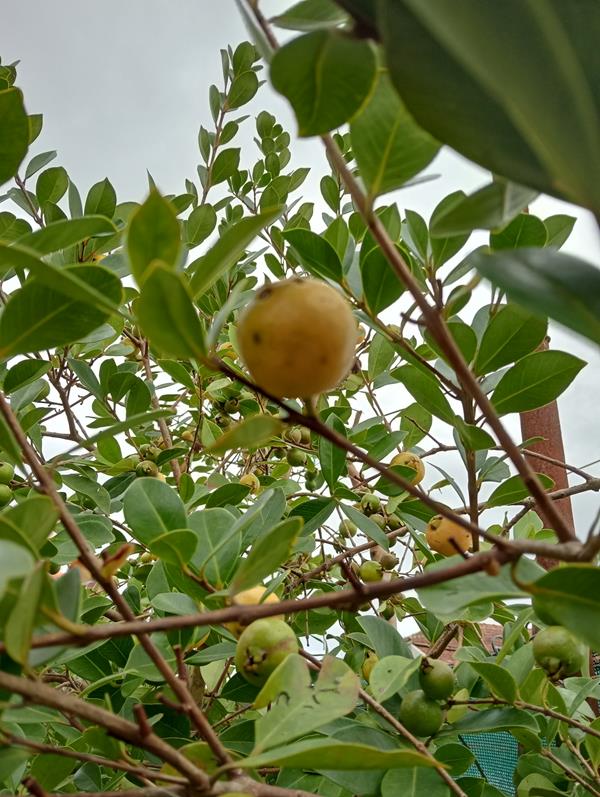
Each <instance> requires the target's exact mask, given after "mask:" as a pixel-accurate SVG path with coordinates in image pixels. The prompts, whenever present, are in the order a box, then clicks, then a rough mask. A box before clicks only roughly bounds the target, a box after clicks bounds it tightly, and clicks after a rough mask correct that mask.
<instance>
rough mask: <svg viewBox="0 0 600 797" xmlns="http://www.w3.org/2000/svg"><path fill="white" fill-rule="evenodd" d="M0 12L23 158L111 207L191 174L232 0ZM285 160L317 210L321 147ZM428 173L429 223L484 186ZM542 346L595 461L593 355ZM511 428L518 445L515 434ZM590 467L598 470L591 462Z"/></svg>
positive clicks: (73, 4) (585, 502)
mask: <svg viewBox="0 0 600 797" xmlns="http://www.w3.org/2000/svg"><path fill="white" fill-rule="evenodd" d="M286 5H288V4H287V3H283V2H281V0H279V1H275V2H266V3H264V4H263V7H264V9H265V10H266V11H267V12H272V13H273V12H275V10H280V9H282V8H285V7H286ZM2 16H3V19H2V28H1V29H0V56H1V57H2V60H3V62H4V63H8V62H11V61H14V60H17V59H20V60H21V64H20V66H19V81H18V83H19V85H20V86H21V88H22V89H23V90H24V92H25V98H26V103H27V106H28V109H29V111H30V112H42V113H43V114H44V130H43V133H42V135H41V137H40V139H38V141H37V142H36V143H35V145H34V150H33V153H35V152H41V151H46V150H50V149H57V150H58V151H59V159H58V160H57V161H56V164H58V163H60V164H62V165H64V166H65V168H66V169H67V171H68V172H69V174H70V176H71V177H72V179H73V180H74V181H75V182H76V183H77V185H78V186H79V188H80V191H81V193H82V194H84V193H85V191H86V190H87V189H88V188H89V186H90V185H91V184H93V183H94V182H96V181H97V180H100V179H102V178H104V177H106V176H108V177H109V178H110V180H111V181H112V183H113V185H114V186H115V188H116V189H117V193H118V197H119V200H120V201H124V200H137V201H141V200H142V199H143V197H144V195H145V193H146V191H147V180H146V170H149V171H150V173H151V174H152V175H153V177H154V179H155V180H156V182H157V183H158V185H159V187H160V188H161V190H162V191H164V192H165V193H171V192H173V193H180V192H183V191H184V179H185V178H186V177H187V178H189V179H194V178H195V176H196V165H197V164H198V162H199V154H198V149H197V134H198V128H199V125H200V124H204V125H205V126H207V127H209V128H210V126H211V117H210V113H209V110H208V101H207V93H208V87H209V85H210V84H211V83H213V82H216V83H219V82H220V79H221V68H220V58H219V48H220V47H224V46H226V45H227V44H232V45H235V44H236V43H238V42H239V41H241V40H243V39H245V38H247V34H246V32H245V29H244V25H243V22H242V20H241V18H240V16H239V13H238V11H237V9H236V6H235V3H234V0H216V2H215V1H211V0H169V1H167V0H102V2H89V0H88V2H81V0H51V2H48V3H44V2H41V0H18V2H16V3H11V4H6V5H5V7H4V8H3V15H2ZM247 107H248V108H250V109H251V110H253V111H258V110H260V109H262V108H267V109H268V110H269V111H271V112H272V113H274V114H275V115H276V116H277V117H278V118H279V119H280V121H281V122H282V123H283V124H284V126H286V127H287V128H288V129H289V130H290V131H291V132H292V131H293V129H294V126H293V120H292V116H291V114H290V112H289V110H288V107H287V105H286V103H285V102H284V101H283V100H282V99H281V98H280V97H279V96H277V95H275V94H274V93H273V92H272V91H271V89H270V88H269V87H268V86H265V87H263V89H261V91H260V92H259V94H258V96H257V98H256V99H255V100H254V101H253V103H252V104H251V105H250V106H247ZM253 130H254V128H253V124H252V122H251V120H248V122H247V123H246V125H245V128H244V136H243V138H242V144H243V146H245V152H246V157H247V162H249V163H253V162H254V159H255V153H254V151H253V144H252V134H253ZM292 152H293V161H292V162H293V163H294V165H297V166H299V165H303V166H311V167H312V168H313V173H312V175H311V177H310V178H309V180H308V181H307V183H306V190H305V192H304V193H305V194H306V198H307V199H309V200H312V201H315V202H316V203H317V206H318V207H320V206H321V203H320V197H319V193H318V182H319V179H320V177H321V176H322V174H323V170H324V168H325V167H324V163H325V161H324V157H323V153H322V151H321V148H320V145H319V143H318V142H315V141H303V142H299V143H298V144H297V146H292ZM429 171H430V172H432V173H440V174H441V175H442V176H441V178H440V179H438V180H436V181H434V182H432V183H428V184H427V185H424V186H421V187H417V188H414V189H410V190H407V191H404V192H401V193H399V194H398V196H397V201H398V202H399V205H400V208H401V209H402V210H403V209H404V208H407V207H408V208H411V209H413V210H417V211H419V212H420V213H422V214H424V215H425V216H426V217H427V216H428V215H429V214H430V212H431V210H432V208H433V207H434V206H435V205H436V204H437V202H438V201H439V200H440V199H441V198H442V197H443V196H445V195H446V194H447V193H449V192H450V191H453V190H457V189H463V190H466V191H472V190H473V189H475V188H477V187H479V186H481V185H483V184H485V183H486V182H487V181H488V176H487V175H486V174H485V173H484V172H482V171H481V170H479V169H477V168H475V167H473V166H471V165H470V164H468V163H467V162H465V161H464V160H463V159H462V158H459V157H457V156H455V155H453V154H451V153H447V152H445V153H443V154H442V155H441V156H440V157H438V159H437V160H436V162H435V163H434V164H433V166H432V167H430V169H429ZM197 182H198V181H197V178H196V183H197ZM532 212H534V213H536V214H537V215H539V216H541V217H542V218H543V217H545V216H548V215H551V214H553V213H559V212H562V213H570V214H572V215H576V216H577V217H578V221H577V224H576V227H575V231H574V234H573V236H572V238H571V240H570V242H569V243H568V245H567V246H566V247H565V249H566V251H569V252H572V253H573V254H578V255H580V256H582V257H584V258H586V259H588V260H590V261H592V262H595V263H599V262H600V245H599V240H598V234H597V231H596V227H595V225H594V223H593V220H592V219H591V217H590V216H589V214H587V213H584V212H582V211H580V210H578V209H576V208H573V207H570V206H567V205H565V204H563V203H559V202H557V201H555V200H551V199H546V198H543V199H540V200H537V201H536V203H535V204H534V205H533V206H532ZM315 218H317V215H316V216H315ZM552 346H553V347H554V348H561V349H564V350H566V351H570V352H571V353H573V354H576V355H577V356H579V357H582V358H583V359H585V360H586V361H588V363H589V365H588V367H587V368H586V369H584V371H583V372H582V373H581V374H580V375H579V377H578V378H577V379H576V381H575V383H574V384H573V385H572V386H571V387H570V388H569V390H568V391H567V393H566V394H565V395H564V397H563V398H561V400H560V407H561V412H562V420H563V430H564V436H565V446H566V456H567V460H568V461H569V462H572V463H573V464H576V465H579V466H583V465H585V464H587V463H589V462H592V461H594V460H596V459H598V458H600V425H599V423H598V414H599V413H598V403H599V402H598V392H599V390H600V377H599V375H600V354H599V353H598V350H597V349H595V348H594V347H593V346H591V345H587V344H586V343H585V341H583V340H582V339H580V338H576V337H575V336H573V335H571V334H570V333H566V332H564V331H561V330H553V332H552ZM511 428H512V430H513V432H514V434H515V436H516V437H518V427H517V426H512V427H511ZM591 470H592V471H593V472H594V473H596V474H600V467H599V466H595V467H594V468H591ZM597 506H598V497H597V495H595V494H586V495H585V496H581V497H579V498H577V500H576V501H575V511H576V521H577V525H578V532H579V534H580V535H581V534H585V533H586V532H587V527H588V525H589V523H590V521H591V518H592V516H593V514H594V513H595V511H596V507H597Z"/></svg>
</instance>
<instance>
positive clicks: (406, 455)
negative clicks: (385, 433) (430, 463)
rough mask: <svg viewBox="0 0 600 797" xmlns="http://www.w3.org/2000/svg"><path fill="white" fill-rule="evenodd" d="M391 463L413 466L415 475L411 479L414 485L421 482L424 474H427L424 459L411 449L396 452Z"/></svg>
mask: <svg viewBox="0 0 600 797" xmlns="http://www.w3.org/2000/svg"><path fill="white" fill-rule="evenodd" d="M390 465H402V467H403V468H412V469H413V470H414V471H415V475H414V476H413V477H412V478H411V479H409V481H410V482H411V483H412V484H414V485H417V484H420V483H421V482H422V481H423V476H425V465H424V464H423V460H422V459H421V457H418V456H417V455H416V454H413V453H411V452H410V451H403V452H402V453H401V454H396V456H395V457H394V459H393V460H392V461H391V462H390Z"/></svg>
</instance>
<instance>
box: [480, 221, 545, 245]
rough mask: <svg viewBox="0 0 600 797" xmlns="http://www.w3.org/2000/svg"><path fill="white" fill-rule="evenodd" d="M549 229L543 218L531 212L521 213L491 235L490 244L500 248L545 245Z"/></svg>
mask: <svg viewBox="0 0 600 797" xmlns="http://www.w3.org/2000/svg"><path fill="white" fill-rule="evenodd" d="M547 240H548V231H547V230H546V227H545V225H544V222H543V221H542V220H541V219H538V218H537V216H533V215H532V214H531V213H519V215H518V216H517V217H516V218H515V219H513V220H512V221H511V222H510V224H507V225H506V227H504V229H502V230H500V231H499V232H495V233H492V234H491V235H490V246H491V247H492V249H494V250H495V251H498V250H499V249H523V248H524V247H528V246H545V245H546V241H547Z"/></svg>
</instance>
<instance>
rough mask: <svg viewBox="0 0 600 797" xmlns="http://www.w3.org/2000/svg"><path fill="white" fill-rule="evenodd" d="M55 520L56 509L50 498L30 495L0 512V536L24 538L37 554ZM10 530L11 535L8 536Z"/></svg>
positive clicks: (56, 518) (15, 538) (56, 517)
mask: <svg viewBox="0 0 600 797" xmlns="http://www.w3.org/2000/svg"><path fill="white" fill-rule="evenodd" d="M57 520H58V510H57V509H56V507H55V506H54V504H53V503H52V500H51V499H50V498H47V497H46V496H45V495H30V496H29V497H28V498H25V499H23V500H22V501H20V502H19V503H18V504H17V505H16V506H11V507H8V509H5V510H4V511H3V512H2V513H1V514H0V537H2V538H3V539H13V540H17V539H20V540H21V541H22V540H25V541H26V542H25V544H26V545H27V546H28V547H30V548H32V550H33V552H35V553H36V555H37V551H38V550H39V549H40V548H41V547H42V545H44V543H45V542H46V540H47V538H48V535H49V534H50V532H51V531H52V529H53V528H54V526H55V525H56V521H57ZM10 532H12V535H11V537H9V536H8V534H9V533H10ZM21 544H23V542H21Z"/></svg>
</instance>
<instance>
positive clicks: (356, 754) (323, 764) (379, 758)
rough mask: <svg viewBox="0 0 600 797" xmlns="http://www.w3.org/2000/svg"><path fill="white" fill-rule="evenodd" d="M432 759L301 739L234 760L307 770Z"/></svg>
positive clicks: (420, 763) (412, 763)
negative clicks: (305, 768)
mask: <svg viewBox="0 0 600 797" xmlns="http://www.w3.org/2000/svg"><path fill="white" fill-rule="evenodd" d="M432 761H433V759H430V758H428V757H426V756H424V755H421V753H417V752H414V751H413V750H389V751H388V750H378V749H377V748H376V747H369V746H368V745H366V744H352V743H349V742H338V741H336V740H335V739H332V738H327V739H323V738H316V739H303V740H302V741H300V742H294V743H293V744H288V745H285V746H284V747H278V748H275V749H273V750H269V751H268V752H266V753H262V754H260V755H251V756H250V757H249V758H244V759H242V760H240V761H237V762H236V763H237V765H238V766H240V767H243V768H244V769H256V768H257V767H264V766H280V767H294V768H302V767H309V768H310V769H320V770H323V769H325V770H327V769H332V770H336V769H342V770H354V769H358V770H361V769H396V768H398V767H414V766H423V767H425V766H433V763H432Z"/></svg>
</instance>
